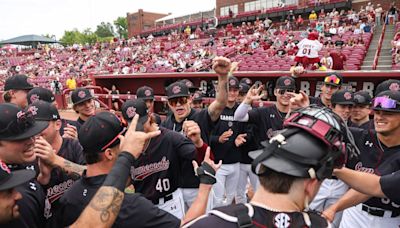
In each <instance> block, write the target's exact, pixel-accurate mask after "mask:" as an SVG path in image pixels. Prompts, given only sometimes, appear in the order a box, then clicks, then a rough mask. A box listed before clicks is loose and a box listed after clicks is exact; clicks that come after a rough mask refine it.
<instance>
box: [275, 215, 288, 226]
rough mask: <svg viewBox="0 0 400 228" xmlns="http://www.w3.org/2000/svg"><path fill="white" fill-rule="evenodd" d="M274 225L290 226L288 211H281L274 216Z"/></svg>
mask: <svg viewBox="0 0 400 228" xmlns="http://www.w3.org/2000/svg"><path fill="white" fill-rule="evenodd" d="M274 225H275V227H276V228H288V227H290V216H289V215H288V214H286V213H279V214H277V215H276V216H275V217H274Z"/></svg>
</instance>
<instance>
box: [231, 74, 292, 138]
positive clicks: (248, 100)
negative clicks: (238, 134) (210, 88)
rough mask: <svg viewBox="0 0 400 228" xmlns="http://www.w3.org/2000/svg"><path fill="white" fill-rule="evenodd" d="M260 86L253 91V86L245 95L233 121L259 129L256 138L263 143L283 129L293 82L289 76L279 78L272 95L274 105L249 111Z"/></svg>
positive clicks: (259, 96)
mask: <svg viewBox="0 0 400 228" xmlns="http://www.w3.org/2000/svg"><path fill="white" fill-rule="evenodd" d="M261 90H262V86H261V87H259V88H258V89H255V87H254V86H253V87H252V88H250V90H249V92H248V93H247V95H246V97H245V99H244V101H243V102H242V103H241V104H240V105H239V107H238V108H237V109H236V111H235V116H234V119H235V120H237V121H240V122H247V123H251V124H256V125H257V126H258V129H259V133H258V138H259V140H260V141H265V140H267V139H269V138H271V137H272V136H273V134H274V132H275V131H277V130H281V129H283V120H284V119H285V117H286V115H287V113H288V112H289V109H290V107H289V101H290V98H291V95H290V93H293V92H295V90H296V84H295V80H294V79H293V78H292V77H289V76H282V77H279V78H278V79H277V81H276V87H275V89H274V95H275V96H276V103H275V105H272V106H269V107H259V108H255V109H251V104H252V103H253V101H256V100H259V99H260V98H261V97H262V96H263V95H260V92H261Z"/></svg>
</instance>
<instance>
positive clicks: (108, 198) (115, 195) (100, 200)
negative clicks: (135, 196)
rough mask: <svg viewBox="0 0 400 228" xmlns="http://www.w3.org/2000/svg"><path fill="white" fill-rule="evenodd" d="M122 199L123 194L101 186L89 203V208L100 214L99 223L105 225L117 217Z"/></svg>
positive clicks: (112, 188)
mask: <svg viewBox="0 0 400 228" xmlns="http://www.w3.org/2000/svg"><path fill="white" fill-rule="evenodd" d="M123 199H124V193H123V192H121V191H119V190H118V189H116V188H114V187H110V186H103V187H101V188H100V189H99V191H98V192H97V193H96V195H95V196H94V198H93V199H92V200H91V201H90V207H91V208H92V209H94V210H95V211H98V212H100V214H99V216H100V221H101V222H103V223H106V222H108V221H109V220H110V219H111V218H112V217H116V216H117V215H118V213H119V209H120V208H121V204H122V201H123ZM111 213H112V214H113V215H112V214H111Z"/></svg>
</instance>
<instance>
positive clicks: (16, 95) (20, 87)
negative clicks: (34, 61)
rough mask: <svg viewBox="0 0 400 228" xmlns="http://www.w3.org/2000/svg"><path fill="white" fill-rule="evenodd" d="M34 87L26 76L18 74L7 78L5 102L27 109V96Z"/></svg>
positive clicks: (4, 94)
mask: <svg viewBox="0 0 400 228" xmlns="http://www.w3.org/2000/svg"><path fill="white" fill-rule="evenodd" d="M32 88H33V86H32V85H31V84H30V83H29V82H28V77H27V76H26V75H21V74H17V75H14V76H11V77H9V78H7V80H6V82H5V84H4V93H3V100H4V101H5V102H7V103H12V104H16V105H18V106H20V107H21V108H25V107H26V106H27V105H28V103H27V100H26V96H27V94H28V92H29V90H31V89H32Z"/></svg>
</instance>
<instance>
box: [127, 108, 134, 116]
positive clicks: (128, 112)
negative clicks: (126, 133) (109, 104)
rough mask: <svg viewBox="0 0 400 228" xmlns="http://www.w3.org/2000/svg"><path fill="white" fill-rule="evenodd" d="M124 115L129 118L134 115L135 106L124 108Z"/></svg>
mask: <svg viewBox="0 0 400 228" xmlns="http://www.w3.org/2000/svg"><path fill="white" fill-rule="evenodd" d="M126 115H127V116H128V117H129V118H133V117H135V115H136V108H135V107H129V108H128V109H127V110H126Z"/></svg>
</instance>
